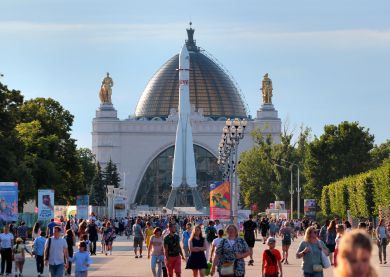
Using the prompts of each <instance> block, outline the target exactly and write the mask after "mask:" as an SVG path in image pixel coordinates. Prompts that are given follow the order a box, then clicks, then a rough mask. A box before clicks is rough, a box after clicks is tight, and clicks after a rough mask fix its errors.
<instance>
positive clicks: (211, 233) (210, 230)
mask: <svg viewBox="0 0 390 277" xmlns="http://www.w3.org/2000/svg"><path fill="white" fill-rule="evenodd" d="M216 233H217V231H216V230H215V228H214V227H212V226H210V227H207V237H206V239H207V241H208V242H209V243H212V242H213V240H214V239H215V237H216V236H215V234H216Z"/></svg>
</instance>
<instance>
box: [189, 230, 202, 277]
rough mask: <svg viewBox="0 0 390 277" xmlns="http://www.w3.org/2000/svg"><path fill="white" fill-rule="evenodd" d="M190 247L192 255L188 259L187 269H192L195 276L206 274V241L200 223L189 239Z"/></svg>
mask: <svg viewBox="0 0 390 277" xmlns="http://www.w3.org/2000/svg"><path fill="white" fill-rule="evenodd" d="M188 248H189V250H190V257H189V258H188V261H187V266H186V269H192V275H193V276H194V277H198V275H199V274H200V277H204V276H205V271H206V268H207V260H206V255H205V253H204V251H206V249H207V246H206V241H205V239H204V237H203V235H202V229H201V227H200V226H199V225H198V226H196V227H195V228H194V229H193V230H192V233H191V237H190V239H189V240H188Z"/></svg>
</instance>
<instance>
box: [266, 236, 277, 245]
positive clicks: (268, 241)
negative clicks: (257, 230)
mask: <svg viewBox="0 0 390 277" xmlns="http://www.w3.org/2000/svg"><path fill="white" fill-rule="evenodd" d="M274 242H276V239H275V238H274V237H269V238H268V239H267V244H269V243H274Z"/></svg>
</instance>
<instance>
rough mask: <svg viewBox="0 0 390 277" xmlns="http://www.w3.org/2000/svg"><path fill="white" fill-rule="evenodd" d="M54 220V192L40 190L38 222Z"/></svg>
mask: <svg viewBox="0 0 390 277" xmlns="http://www.w3.org/2000/svg"><path fill="white" fill-rule="evenodd" d="M52 218H54V190H52V189H40V190H38V220H50V219H52Z"/></svg>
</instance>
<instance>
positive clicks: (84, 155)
mask: <svg viewBox="0 0 390 277" xmlns="http://www.w3.org/2000/svg"><path fill="white" fill-rule="evenodd" d="M77 154H78V157H79V160H80V164H81V168H82V172H83V188H84V189H85V191H86V192H89V191H90V190H91V187H92V183H93V180H94V178H95V174H96V170H97V166H96V158H95V155H94V154H93V153H92V151H91V149H89V148H80V149H78V150H77ZM99 166H100V165H99Z"/></svg>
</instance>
